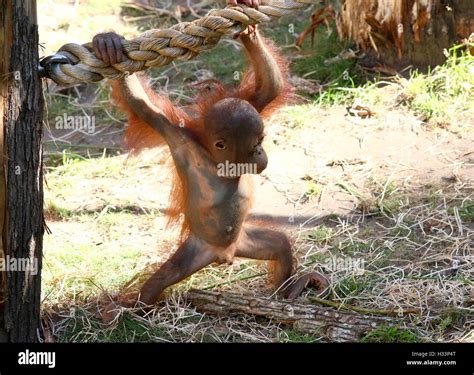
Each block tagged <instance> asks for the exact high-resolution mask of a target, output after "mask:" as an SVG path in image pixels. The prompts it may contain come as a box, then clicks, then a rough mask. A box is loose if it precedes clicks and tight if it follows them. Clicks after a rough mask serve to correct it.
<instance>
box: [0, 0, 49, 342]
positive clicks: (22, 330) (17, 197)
mask: <svg viewBox="0 0 474 375" xmlns="http://www.w3.org/2000/svg"><path fill="white" fill-rule="evenodd" d="M0 48H1V53H2V59H1V60H2V61H1V63H0V73H1V77H2V80H1V92H2V96H1V97H0V114H1V115H2V116H1V119H2V121H1V126H2V129H1V131H0V134H1V137H2V138H3V139H2V142H0V145H1V147H2V148H3V150H2V151H3V152H2V153H1V156H2V159H3V160H2V163H0V165H1V168H3V171H1V170H0V186H1V188H0V193H3V195H1V194H0V201H1V202H2V204H1V205H0V209H1V212H0V217H1V219H2V221H3V238H2V252H3V257H4V260H6V261H7V262H6V263H5V262H4V264H6V265H7V266H8V265H10V266H9V267H8V268H7V270H6V272H2V281H3V282H2V286H3V297H4V304H3V308H2V309H1V310H0V314H1V311H2V310H3V319H1V320H0V326H1V325H3V328H4V334H5V333H6V338H7V340H8V341H10V342H35V341H37V340H38V336H39V328H40V299H41V263H42V242H43V231H44V220H43V172H42V148H41V138H42V121H43V104H44V102H43V96H42V86H41V80H40V79H39V77H38V27H37V17H36V0H0ZM2 205H3V206H2ZM6 258H7V259H6ZM12 260H13V261H22V262H23V261H24V262H28V263H27V264H28V265H30V267H31V266H34V265H35V264H36V265H37V268H36V270H35V269H31V268H30V269H29V270H25V268H22V269H13V268H12V267H11V264H12V263H10V262H11V261H12ZM25 264H26V263H24V265H25ZM34 271H37V272H36V273H35V272H34ZM0 336H1V335H0Z"/></svg>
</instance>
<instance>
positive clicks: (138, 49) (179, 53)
mask: <svg viewBox="0 0 474 375" xmlns="http://www.w3.org/2000/svg"><path fill="white" fill-rule="evenodd" d="M318 1H319V0H267V1H262V5H260V7H259V8H258V10H257V9H254V8H251V7H248V6H245V5H239V6H236V7H227V8H225V9H215V10H211V11H210V12H209V13H208V14H207V15H206V16H205V17H203V18H200V19H197V20H195V21H192V22H182V23H178V24H176V25H174V26H172V27H171V28H169V29H163V30H150V31H147V32H145V33H143V34H142V35H140V36H139V37H137V38H135V39H133V40H130V41H127V40H123V41H122V47H123V51H124V55H125V57H126V59H125V61H123V62H121V63H120V64H115V65H113V66H108V65H106V64H105V63H104V62H103V61H102V60H100V59H98V58H97V57H96V56H95V55H94V53H93V51H92V44H91V43H87V44H84V45H79V44H74V43H70V44H66V45H64V46H63V47H61V49H60V50H59V51H58V53H57V55H63V56H66V57H67V58H68V59H69V61H71V62H72V63H71V64H65V63H63V64H54V65H53V66H51V70H50V71H49V75H48V77H49V78H51V79H52V80H54V81H55V82H56V83H58V84H59V85H74V84H78V83H83V82H97V81H100V80H102V79H104V78H109V79H120V78H122V77H124V76H125V75H126V74H129V73H135V72H138V71H141V70H145V69H148V68H151V67H159V66H164V65H167V64H169V63H171V62H172V61H173V60H190V59H192V58H194V57H195V56H197V55H198V54H199V53H200V52H202V51H206V50H209V49H211V48H213V47H215V46H216V44H217V43H218V42H219V40H220V38H221V37H222V36H223V35H235V34H236V33H239V32H242V31H243V30H245V29H246V27H247V26H249V25H256V24H260V23H262V22H269V21H271V20H272V19H273V18H278V17H281V16H285V15H288V14H290V13H292V12H293V11H295V10H297V9H301V8H303V7H305V6H307V5H308V4H315V3H317V2H318Z"/></svg>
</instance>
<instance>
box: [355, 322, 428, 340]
mask: <svg viewBox="0 0 474 375" xmlns="http://www.w3.org/2000/svg"><path fill="white" fill-rule="evenodd" d="M361 341H362V342H365V343H414V342H420V341H421V339H420V336H419V335H418V334H417V333H416V332H415V331H414V330H410V329H406V328H401V327H396V326H395V327H388V326H380V327H378V328H377V329H375V330H373V331H372V332H370V333H368V334H367V335H366V336H364V338H363V339H362V340H361Z"/></svg>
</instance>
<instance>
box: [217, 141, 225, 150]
mask: <svg viewBox="0 0 474 375" xmlns="http://www.w3.org/2000/svg"><path fill="white" fill-rule="evenodd" d="M214 146H215V147H216V148H217V149H218V150H221V151H222V150H225V149H226V148H227V147H226V145H225V142H224V141H222V140H221V141H217V142H216V143H214Z"/></svg>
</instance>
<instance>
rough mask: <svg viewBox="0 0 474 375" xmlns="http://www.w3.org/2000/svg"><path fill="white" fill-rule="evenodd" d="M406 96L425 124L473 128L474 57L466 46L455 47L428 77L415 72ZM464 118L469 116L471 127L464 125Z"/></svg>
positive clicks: (466, 118) (467, 124)
mask: <svg viewBox="0 0 474 375" xmlns="http://www.w3.org/2000/svg"><path fill="white" fill-rule="evenodd" d="M405 94H406V95H407V100H408V105H409V107H410V108H411V109H412V110H414V111H415V112H416V113H417V114H419V115H420V116H421V117H422V118H423V120H424V121H429V122H431V123H434V124H437V125H444V126H446V125H449V124H453V123H454V124H456V125H459V126H460V127H465V126H472V125H473V123H472V116H473V115H474V104H473V103H474V56H472V55H471V54H469V53H468V52H467V51H465V50H464V49H463V48H462V46H459V45H458V46H454V47H452V48H451V49H450V50H449V57H448V59H447V61H446V63H445V64H443V65H441V66H438V67H437V68H435V69H434V70H433V71H431V72H429V73H428V74H421V73H418V72H414V73H413V74H412V76H411V77H410V79H409V81H408V82H407V83H406V87H405ZM460 114H464V115H465V117H464V116H463V117H462V118H465V120H468V119H469V118H470V119H471V123H470V124H469V123H466V124H461V123H460V121H459V120H458V117H459V115H460ZM466 122H468V121H466Z"/></svg>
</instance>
